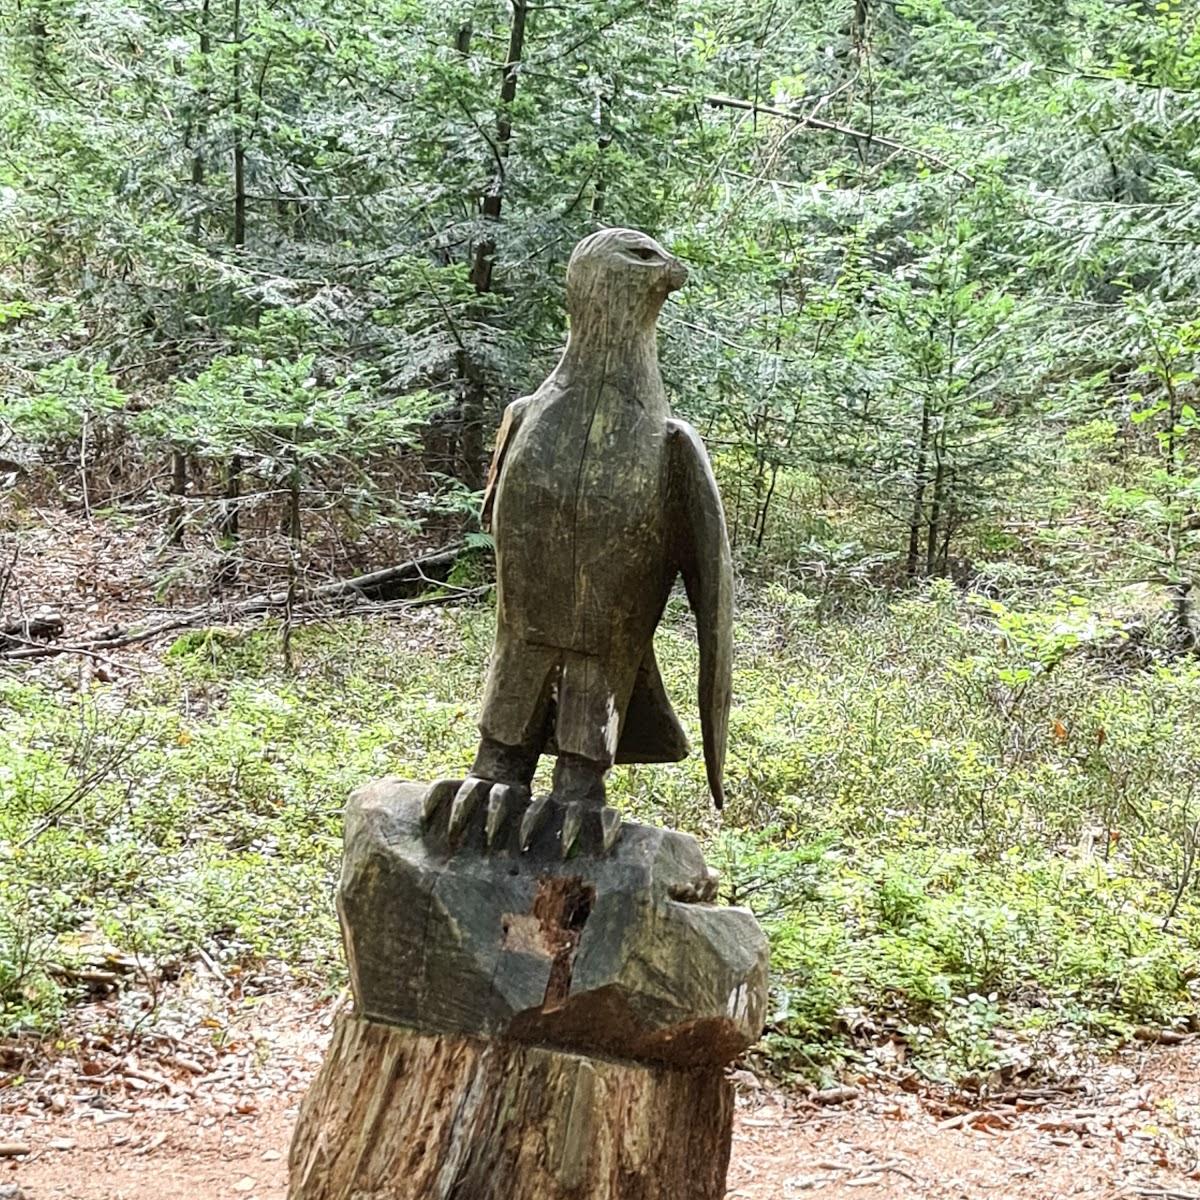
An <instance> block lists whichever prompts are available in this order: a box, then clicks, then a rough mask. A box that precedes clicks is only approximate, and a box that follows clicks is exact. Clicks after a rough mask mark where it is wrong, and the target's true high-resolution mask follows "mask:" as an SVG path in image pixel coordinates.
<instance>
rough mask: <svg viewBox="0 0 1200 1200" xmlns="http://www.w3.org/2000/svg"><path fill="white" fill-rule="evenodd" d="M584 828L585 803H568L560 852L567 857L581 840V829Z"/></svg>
mask: <svg viewBox="0 0 1200 1200" xmlns="http://www.w3.org/2000/svg"><path fill="white" fill-rule="evenodd" d="M582 828H583V805H582V804H568V805H567V808H566V811H565V812H564V813H563V823H562V842H561V845H560V847H559V853H560V854H561V855H562V857H563V858H566V857H567V856H568V855H569V854H570V853H571V850H572V849H573V848H574V846H575V843H576V841H578V840H579V831H580V830H581V829H582Z"/></svg>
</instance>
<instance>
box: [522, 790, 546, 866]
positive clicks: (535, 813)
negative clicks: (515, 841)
mask: <svg viewBox="0 0 1200 1200" xmlns="http://www.w3.org/2000/svg"><path fill="white" fill-rule="evenodd" d="M549 808H550V797H549V796H539V797H538V798H537V799H536V800H535V801H534V802H533V803H532V804H531V805H530V806H529V807H528V808H527V809H526V810H525V815H524V816H523V817H522V818H521V852H522V853H524V852H525V851H526V850H528V849H529V847H530V845H531V844H532V843H533V839H534V837H535V836H536V835H537V831H538V830H539V829H540V828H541V827H542V823H543V822H544V821H545V820H546V816H547V812H548V810H549Z"/></svg>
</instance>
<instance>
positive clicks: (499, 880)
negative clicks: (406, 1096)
mask: <svg viewBox="0 0 1200 1200" xmlns="http://www.w3.org/2000/svg"><path fill="white" fill-rule="evenodd" d="M423 790H424V789H423V787H422V785H420V784H412V783H405V782H403V781H402V780H398V779H381V780H378V781H376V782H375V783H371V784H368V785H367V786H365V787H362V788H359V789H358V791H356V792H355V793H354V795H353V796H352V797H351V798H350V803H349V804H348V806H347V809H346V851H345V856H344V859H343V864H342V877H341V882H340V885H339V887H338V896H337V903H338V914H339V916H340V918H341V924H342V937H343V940H344V943H345V947H346V961H347V963H348V965H349V968H350V981H351V984H352V985H353V988H354V998H355V1002H356V1005H357V1008H358V1011H359V1012H360V1013H361V1014H362V1015H363V1016H366V1017H370V1018H373V1019H374V1020H378V1021H383V1022H387V1023H390V1024H394V1025H402V1026H408V1027H411V1028H416V1029H421V1030H423V1031H425V1032H429V1033H447V1032H461V1033H466V1034H484V1035H487V1036H492V1037H499V1038H508V1039H514V1040H517V1041H524V1042H532V1043H536V1044H538V1045H542V1046H558V1047H561V1048H563V1049H568V1050H573V1051H583V1052H585V1053H593V1054H595V1053H599V1054H603V1055H607V1056H613V1057H618V1058H625V1059H636V1060H639V1061H655V1062H666V1063H671V1064H673V1065H676V1066H689V1067H690V1066H699V1065H705V1064H715V1065H719V1064H721V1063H726V1062H729V1061H730V1060H732V1059H733V1058H735V1057H736V1056H737V1055H738V1054H740V1053H742V1052H743V1051H744V1050H746V1049H747V1047H749V1046H751V1045H753V1044H754V1042H756V1041H757V1040H758V1038H759V1036H760V1034H761V1033H762V1028H763V1022H764V1020H765V1017H766V1006H767V960H768V949H767V941H766V938H765V937H764V936H763V933H762V930H761V929H760V928H759V927H758V925H757V923H756V922H755V920H754V917H753V916H752V915H751V913H750V912H749V911H747V910H746V909H744V908H732V907H729V906H726V905H720V904H714V903H712V900H713V898H714V892H715V890H716V878H715V874H714V873H713V872H711V871H709V869H708V867H707V866H706V864H705V862H704V855H703V853H702V852H701V850H700V847H699V845H698V844H697V842H696V840H695V839H694V838H692V837H689V836H688V835H687V834H683V833H677V832H675V831H673V830H669V829H658V828H655V827H653V826H649V825H638V824H631V825H628V826H626V829H625V834H624V836H623V837H622V838H621V840H620V841H619V842H618V843H617V845H616V848H615V850H614V852H613V853H612V854H611V855H608V856H606V857H599V858H597V857H593V856H590V855H580V856H578V857H577V858H573V859H568V860H566V861H565V862H564V861H563V860H562V858H561V857H560V856H559V854H558V852H557V848H556V845H555V839H554V836H553V833H552V831H551V829H550V828H549V827H548V826H547V827H546V828H543V830H542V831H541V833H540V834H539V838H538V839H537V840H536V841H535V842H534V844H533V845H531V846H530V848H529V850H528V851H527V852H526V853H522V852H521V849H520V847H519V845H518V844H517V837H516V831H515V830H511V829H510V830H509V831H508V837H507V838H506V839H505V840H504V841H503V842H496V843H493V846H492V850H491V853H489V854H483V853H481V851H482V849H483V844H484V837H485V834H484V829H483V814H482V813H480V812H477V813H476V814H475V816H474V818H473V821H472V822H471V823H470V824H468V825H467V826H466V827H465V828H464V830H463V832H462V836H461V838H460V839H458V840H457V842H452V841H451V839H450V838H449V837H448V836H447V830H446V815H445V813H444V812H443V813H442V814H441V816H440V817H439V818H438V819H437V820H436V821H435V822H434V823H433V824H432V825H431V826H429V827H426V828H424V829H423V828H422V822H421V795H422V792H423Z"/></svg>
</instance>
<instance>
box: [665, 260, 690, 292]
mask: <svg viewBox="0 0 1200 1200" xmlns="http://www.w3.org/2000/svg"><path fill="white" fill-rule="evenodd" d="M687 277H688V273H687V267H685V266H684V265H683V263H681V262H680V261H679V259H677V258H673V259H671V261H670V262H669V263H668V264H667V291H668V292H677V291H679V289H680V288H681V287H683V285H684V284H685V283H687Z"/></svg>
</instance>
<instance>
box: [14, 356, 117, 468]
mask: <svg viewBox="0 0 1200 1200" xmlns="http://www.w3.org/2000/svg"><path fill="white" fill-rule="evenodd" d="M127 402H128V400H127V397H126V396H125V394H124V393H123V392H122V391H121V389H120V388H119V387H118V386H117V384H116V382H115V381H114V380H113V378H112V376H111V375H109V373H108V370H107V369H106V367H105V366H104V364H103V363H92V364H90V365H89V364H86V363H84V362H82V361H81V360H80V359H78V358H76V357H74V356H72V357H69V358H64V359H62V360H61V361H60V362H56V363H53V364H51V365H49V366H46V367H43V368H42V369H41V370H39V371H38V372H37V374H36V375H35V376H34V378H33V385H32V387H31V388H30V389H29V391H28V392H27V393H25V394H24V395H23V396H21V397H20V398H18V399H16V400H14V401H13V402H11V403H10V404H8V405H6V407H5V409H4V413H3V420H4V422H5V423H6V424H7V425H8V426H9V428H10V429H12V431H13V432H14V433H15V434H16V435H17V436H18V437H19V438H21V439H22V440H23V441H27V442H30V443H32V444H33V445H35V446H40V447H43V448H45V449H46V450H47V451H48V452H49V453H52V454H53V453H59V454H62V453H65V452H66V451H67V450H68V449H69V448H70V447H72V446H78V444H79V442H80V439H81V438H82V437H83V436H84V433H85V430H87V429H88V427H89V425H90V426H91V431H92V436H93V437H100V436H103V435H104V433H105V432H106V429H105V426H106V424H107V423H108V422H110V421H111V420H112V419H113V418H114V416H116V415H118V414H120V413H121V412H122V411H123V410H124V408H125V406H126V404H127Z"/></svg>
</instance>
